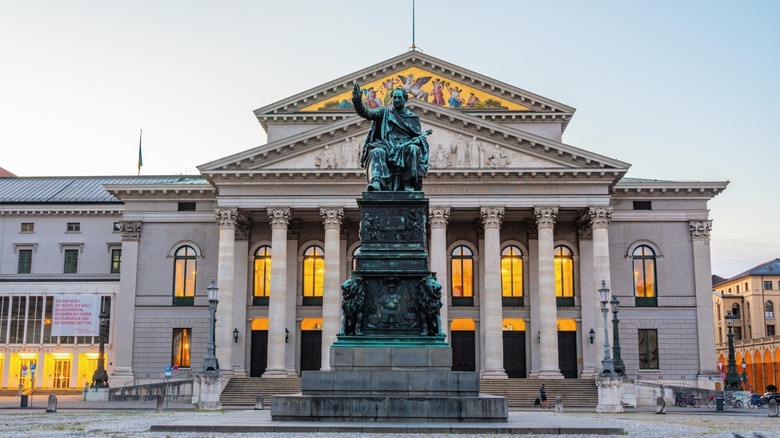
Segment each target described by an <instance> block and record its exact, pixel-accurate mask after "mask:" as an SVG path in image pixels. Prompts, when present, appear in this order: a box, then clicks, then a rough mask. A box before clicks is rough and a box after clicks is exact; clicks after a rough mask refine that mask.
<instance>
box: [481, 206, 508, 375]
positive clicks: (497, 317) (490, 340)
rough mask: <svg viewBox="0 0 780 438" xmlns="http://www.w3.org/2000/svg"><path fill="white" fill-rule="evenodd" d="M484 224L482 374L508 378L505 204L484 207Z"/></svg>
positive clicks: (482, 211)
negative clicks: (503, 247) (503, 256)
mask: <svg viewBox="0 0 780 438" xmlns="http://www.w3.org/2000/svg"><path fill="white" fill-rule="evenodd" d="M479 212H480V215H481V217H482V224H483V227H484V229H485V252H484V254H482V259H483V260H484V265H485V289H484V290H483V291H482V296H481V299H480V301H479V313H480V317H479V319H480V327H481V328H482V330H483V332H484V342H485V345H484V347H485V348H484V349H483V350H482V355H483V357H484V358H485V368H484V369H482V377H484V378H493V379H501V378H503V379H506V378H507V375H506V372H505V371H504V339H503V333H502V331H501V324H502V321H503V313H502V307H501V219H502V218H503V217H504V208H503V207H482V208H481V209H480V211H479Z"/></svg>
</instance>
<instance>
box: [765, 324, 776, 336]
mask: <svg viewBox="0 0 780 438" xmlns="http://www.w3.org/2000/svg"><path fill="white" fill-rule="evenodd" d="M766 335H767V336H774V335H775V326H774V325H767V326H766Z"/></svg>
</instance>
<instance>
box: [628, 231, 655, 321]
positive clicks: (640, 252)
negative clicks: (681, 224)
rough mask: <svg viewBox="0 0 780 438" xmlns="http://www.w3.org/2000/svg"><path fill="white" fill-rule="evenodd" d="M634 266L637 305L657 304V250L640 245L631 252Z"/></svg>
mask: <svg viewBox="0 0 780 438" xmlns="http://www.w3.org/2000/svg"><path fill="white" fill-rule="evenodd" d="M631 257H632V261H633V265H634V266H633V268H634V296H635V297H636V305H637V306H657V305H658V297H657V293H656V292H657V291H656V267H655V261H656V257H655V251H654V250H653V248H651V247H650V246H648V245H639V246H637V247H636V248H634V251H633V252H632V253H631Z"/></svg>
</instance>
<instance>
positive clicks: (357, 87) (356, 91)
mask: <svg viewBox="0 0 780 438" xmlns="http://www.w3.org/2000/svg"><path fill="white" fill-rule="evenodd" d="M362 97H363V93H362V92H361V91H360V84H358V83H357V82H355V86H354V87H353V88H352V98H353V99H360V98H362Z"/></svg>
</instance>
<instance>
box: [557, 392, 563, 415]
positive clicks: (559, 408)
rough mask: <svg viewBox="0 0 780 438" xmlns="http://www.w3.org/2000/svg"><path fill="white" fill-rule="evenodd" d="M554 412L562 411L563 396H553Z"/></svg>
mask: <svg viewBox="0 0 780 438" xmlns="http://www.w3.org/2000/svg"><path fill="white" fill-rule="evenodd" d="M555 412H563V397H561V396H560V395H559V396H557V397H555Z"/></svg>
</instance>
